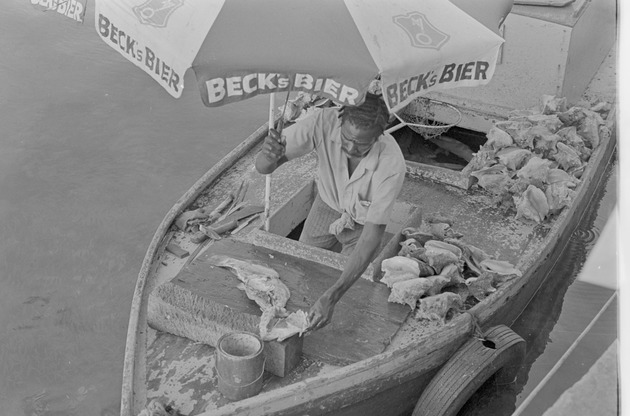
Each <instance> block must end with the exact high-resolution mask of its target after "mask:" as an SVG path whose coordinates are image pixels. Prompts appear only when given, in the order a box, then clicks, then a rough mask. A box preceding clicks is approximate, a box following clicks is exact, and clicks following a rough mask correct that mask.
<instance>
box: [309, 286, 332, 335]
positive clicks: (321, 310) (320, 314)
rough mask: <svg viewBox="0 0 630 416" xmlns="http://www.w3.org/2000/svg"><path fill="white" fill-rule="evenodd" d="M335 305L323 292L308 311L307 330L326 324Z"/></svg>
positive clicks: (316, 328) (319, 327)
mask: <svg viewBox="0 0 630 416" xmlns="http://www.w3.org/2000/svg"><path fill="white" fill-rule="evenodd" d="M334 311H335V305H334V303H333V301H332V299H331V298H330V296H329V295H327V294H326V293H324V294H323V295H322V296H320V297H319V299H317V302H315V304H314V305H313V306H312V307H311V310H310V311H309V312H308V328H307V331H316V330H318V329H322V328H323V327H325V326H326V325H328V324H329V323H330V321H331V319H332V316H333V312H334Z"/></svg>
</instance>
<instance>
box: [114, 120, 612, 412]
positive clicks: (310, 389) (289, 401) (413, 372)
mask: <svg viewBox="0 0 630 416" xmlns="http://www.w3.org/2000/svg"><path fill="white" fill-rule="evenodd" d="M611 119H612V121H611ZM606 122H607V125H609V127H610V126H612V127H611V128H610V131H611V135H610V136H609V137H607V138H606V139H605V140H603V141H602V143H601V144H600V146H599V147H598V148H597V149H598V151H597V153H596V154H595V155H594V156H595V157H592V158H591V160H590V161H589V163H588V165H587V167H586V169H585V171H584V174H583V178H584V179H585V180H584V181H582V182H580V184H579V185H578V189H577V191H578V192H577V196H576V198H575V199H574V201H573V203H572V204H571V206H570V207H568V209H565V210H563V211H562V212H561V213H560V214H559V216H558V218H556V220H555V221H554V223H553V224H552V226H551V229H550V230H549V232H548V233H547V234H546V235H545V236H544V237H543V241H544V244H540V245H539V249H537V250H535V251H532V252H530V253H528V255H527V257H528V261H527V260H526V261H525V262H524V263H522V264H519V266H526V271H525V273H524V275H523V276H522V277H520V278H517V279H513V280H511V281H509V282H506V283H505V284H504V285H502V286H501V287H499V288H498V290H497V291H496V292H495V293H493V294H492V295H491V296H489V297H488V298H486V299H485V300H483V301H482V302H480V303H479V304H477V305H475V307H473V308H472V309H471V310H470V311H469V312H470V313H464V314H461V315H459V316H457V317H456V318H454V319H453V320H452V321H451V322H449V323H448V324H447V325H446V327H445V326H440V327H439V328H436V329H433V330H428V331H426V332H424V333H423V334H422V335H420V336H419V337H418V342H415V343H409V344H408V345H405V346H403V347H400V348H392V349H388V350H386V351H384V352H382V353H380V354H377V355H375V356H373V357H370V358H367V359H365V360H362V361H359V362H357V363H353V364H350V365H347V366H344V367H341V368H339V369H334V370H332V371H330V372H327V373H325V374H319V375H316V376H313V377H310V378H307V379H304V380H300V381H298V382H295V383H292V384H290V385H287V386H284V387H281V388H278V389H275V390H271V391H269V392H265V393H261V394H259V395H257V396H254V397H251V398H249V399H245V400H242V401H239V402H234V403H230V404H227V405H225V406H222V407H221V408H219V409H212V410H211V411H207V412H203V413H201V414H200V416H210V415H229V414H234V413H235V412H237V411H238V412H247V414H251V415H256V414H260V415H262V414H264V412H267V411H269V410H270V409H269V408H266V407H265V405H267V406H268V405H269V403H270V402H271V401H274V402H278V401H284V402H285V403H286V408H284V409H280V408H277V409H275V410H274V411H275V412H277V413H278V414H284V413H283V412H289V411H291V410H292V409H293V410H294V409H296V406H303V407H304V410H306V408H308V407H309V403H310V405H311V406H312V405H313V399H317V402H318V403H320V402H325V401H326V400H327V398H333V397H334V396H335V395H336V394H338V393H339V391H340V390H339V388H340V387H343V390H344V391H349V390H351V389H352V388H353V387H354V388H356V389H360V390H361V391H363V390H365V389H366V386H365V381H366V380H367V379H370V382H371V383H373V384H374V383H377V384H380V383H383V382H384V381H385V380H387V381H392V380H397V381H398V382H404V381H406V380H410V379H413V378H414V377H418V376H419V373H424V372H426V371H429V370H431V369H433V368H436V367H437V366H439V365H441V364H443V360H442V361H440V362H438V363H436V364H435V365H434V366H433V367H426V368H417V367H418V365H417V364H422V363H423V357H427V356H430V355H431V354H430V353H429V354H427V349H426V348H418V344H424V343H425V342H426V343H428V344H431V345H432V346H433V347H434V348H433V350H434V351H439V350H440V349H445V347H446V348H447V349H454V348H456V347H459V345H457V344H456V342H455V340H457V339H460V338H461V342H460V344H462V343H463V342H464V341H465V340H466V338H467V335H468V334H469V333H471V332H472V330H473V323H472V320H473V319H472V315H471V314H474V315H475V317H476V319H477V321H478V323H479V324H480V325H482V326H484V325H485V324H487V323H488V322H489V321H491V320H492V318H493V316H494V315H495V314H496V313H497V311H498V310H499V309H500V308H502V307H504V306H506V305H508V301H509V300H510V299H511V298H512V296H515V295H517V294H518V293H519V292H520V291H521V289H523V287H524V286H525V285H526V284H527V283H529V281H530V280H533V279H534V276H535V275H536V274H537V273H538V269H539V267H540V266H541V265H542V264H544V263H545V262H546V261H547V257H548V256H549V255H550V253H551V251H552V249H553V246H555V244H552V243H553V241H555V240H556V239H557V238H558V236H559V235H560V234H563V233H569V235H570V233H571V232H572V231H573V230H568V229H567V225H568V224H570V223H571V220H572V217H573V216H574V215H575V213H576V212H577V211H578V209H579V210H580V211H581V210H583V207H582V203H583V202H584V199H585V198H586V197H587V196H588V195H589V194H590V192H588V189H590V187H592V186H596V185H597V183H599V180H600V179H601V178H600V177H601V175H602V172H600V171H603V168H604V167H605V166H600V165H601V163H602V161H603V160H604V158H605V157H606V156H607V155H608V157H609V158H610V157H612V153H613V150H614V147H615V141H616V121H615V111H614V108H613V110H611V112H610V113H609V117H608V119H607V120H606ZM263 129H264V130H263ZM266 129H267V124H265V125H263V126H262V127H261V128H259V129H258V130H257V131H256V132H254V133H253V134H252V135H250V136H249V138H248V139H246V141H245V142H243V143H241V145H240V146H238V147H237V148H235V149H234V150H233V151H232V152H230V153H229V154H228V155H227V156H226V157H225V158H223V159H222V160H221V161H220V162H219V163H218V164H217V165H215V166H214V167H213V168H211V169H210V171H208V172H207V173H206V174H205V175H204V176H203V177H202V178H201V179H199V180H198V181H197V182H196V183H195V185H194V186H193V187H192V188H191V189H190V190H189V191H188V192H187V193H186V194H184V196H182V197H181V198H180V199H179V200H178V202H177V203H176V204H175V205H174V206H173V208H171V210H170V211H169V213H168V214H167V216H166V217H165V218H164V220H163V221H162V223H161V224H160V227H159V228H158V230H157V231H156V233H155V235H154V238H153V240H152V242H151V244H150V246H149V249H148V250H147V255H146V257H145V261H144V262H143V265H142V268H141V272H140V275H139V279H138V282H137V285H136V291H135V292H134V299H133V306H132V311H136V312H137V313H136V314H135V315H132V316H130V323H129V328H128V342H127V349H126V353H125V368H124V373H123V393H124V392H125V386H127V392H128V394H129V395H131V396H133V394H134V389H133V384H131V385H130V384H129V382H130V381H131V382H133V380H134V378H135V377H138V376H140V377H145V376H146V375H145V374H144V372H140V373H141V374H137V371H135V370H136V367H134V363H133V362H129V361H133V359H134V358H135V357H136V356H137V354H138V352H139V350H138V349H137V348H138V339H137V338H136V336H135V335H136V334H135V332H134V333H133V334H132V329H133V330H134V331H137V330H138V328H139V324H140V321H141V319H142V318H144V319H142V321H143V322H142V323H143V324H144V325H147V322H146V310H145V311H144V316H142V314H143V311H142V310H140V309H141V308H142V305H143V304H146V301H144V300H143V298H145V297H148V293H143V292H144V288H145V286H146V279H147V277H148V275H149V272H150V269H151V265H152V264H153V263H154V259H155V256H156V254H157V252H158V251H159V246H160V243H161V242H163V241H162V240H163V239H164V237H165V236H166V233H167V231H168V229H169V228H170V226H171V224H172V221H173V220H174V219H175V217H176V216H177V215H178V214H179V213H180V212H181V211H182V210H183V208H185V207H186V206H188V205H189V204H190V203H191V202H193V201H194V199H195V198H197V197H198V195H200V194H201V193H202V192H203V190H205V189H206V188H207V187H208V186H209V185H210V184H211V183H212V182H213V181H214V180H216V179H217V178H218V177H219V176H220V175H221V174H222V173H223V172H225V171H226V170H227V169H228V168H229V167H230V166H232V165H233V163H234V162H235V161H236V160H238V159H239V158H240V157H242V156H244V155H245V154H247V153H248V152H249V151H250V150H251V149H252V148H253V147H254V146H255V144H257V143H258V141H260V140H261V138H262V135H263V134H264V132H265V131H266ZM591 162H592V163H591ZM606 162H607V163H608V160H606ZM607 163H606V164H607ZM595 178H597V181H595V182H596V183H595V184H593V183H592V182H593V179H595ZM445 185H449V184H447V183H446V184H445ZM537 263H538V264H537ZM545 280H546V276H545V277H544V278H541V282H540V285H539V286H538V287H536V288H535V290H534V291H533V292H532V295H531V296H530V299H528V300H527V303H529V301H530V300H531V297H533V295H534V294H535V293H536V292H537V291H538V289H539V287H540V286H541V285H542V284H543V283H544V281H545ZM145 309H146V308H145ZM134 316H136V319H135V320H134ZM445 328H448V331H445ZM145 332H146V331H145ZM436 334H437V335H441V336H442V337H443V341H442V342H441V343H436V342H432V340H435V339H436ZM130 337H131V338H130ZM145 337H146V334H145ZM130 340H131V342H130ZM427 341H428V342H427ZM447 341H448V342H447ZM130 343H131V344H132V345H131V346H130ZM139 347H140V348H141V349H142V348H144V349H146V343H140V345H139ZM449 356H450V355H449ZM143 359H144V357H143ZM446 359H448V356H447V357H446ZM397 361H400V364H399V365H398V366H395V365H394V364H393V363H395V362H397ZM429 361H430V360H429ZM410 362H412V363H414V364H416V365H413V366H412V365H410V364H409V363H410ZM388 364H390V365H393V367H391V368H390V369H381V370H382V371H383V372H382V374H380V377H368V378H362V374H366V372H370V373H373V372H374V370H375V368H379V367H383V366H387V365H388ZM427 365H430V364H428V363H427V364H425V366H427ZM401 370H402V372H401ZM421 370H422V371H421ZM351 377H354V378H356V379H357V380H358V381H359V382H361V381H363V384H361V383H359V384H360V385H359V386H358V387H357V386H354V385H353V384H352V383H350V384H351V386H352V387H350V388H349V387H348V384H349V383H348V379H349V378H351ZM342 385H343V386H342ZM331 386H336V387H335V388H331ZM129 387H131V388H129ZM315 389H318V390H326V391H329V393H328V394H325V395H321V394H320V395H317V394H314V390H315ZM367 390H370V389H367ZM320 393H325V392H324V391H321V392H320ZM347 396H348V397H349V398H350V399H349V402H348V403H347V405H352V404H353V403H355V402H356V400H352V397H353V395H351V394H350V395H347ZM300 397H301V399H300V401H299V404H297V403H298V400H297V399H298V398H300ZM125 399H126V402H125ZM145 399H146V398H145ZM270 399H272V400H270ZM136 400H137V399H136ZM123 403H126V404H125V405H126V406H127V407H124V406H123V405H122V404H121V409H122V410H124V412H123V411H121V415H123V416H127V415H135V413H130V410H129V404H130V403H132V404H133V403H134V397H125V396H124V395H123ZM145 405H146V403H142V404H138V406H140V407H136V406H133V407H131V409H142V408H144V406H145ZM313 410H314V409H313ZM261 412H262V413H261Z"/></svg>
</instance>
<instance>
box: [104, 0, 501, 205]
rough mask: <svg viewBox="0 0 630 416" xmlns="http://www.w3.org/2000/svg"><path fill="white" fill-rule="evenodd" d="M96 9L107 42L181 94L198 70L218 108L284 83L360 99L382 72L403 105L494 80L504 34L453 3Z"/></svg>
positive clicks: (159, 1) (119, 3)
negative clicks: (186, 77) (431, 94)
mask: <svg viewBox="0 0 630 416" xmlns="http://www.w3.org/2000/svg"><path fill="white" fill-rule="evenodd" d="M509 1H510V2H511V0H509ZM475 3H476V2H475ZM494 3H495V4H497V2H494ZM504 3H505V2H504ZM475 7H476V8H479V6H478V5H477V4H475ZM95 14H96V18H95V27H96V31H97V32H98V34H99V35H100V36H101V39H102V40H103V41H105V43H107V44H108V45H110V46H111V47H112V48H114V49H115V50H117V51H118V52H119V53H121V54H122V55H123V56H124V57H125V58H127V59H128V60H130V61H131V62H133V63H134V64H135V65H136V66H138V67H140V68H141V69H142V70H144V71H145V72H146V73H147V74H149V75H151V76H152V77H153V79H155V80H156V81H157V82H158V83H159V84H160V85H162V87H164V89H166V91H168V92H169V93H170V94H171V95H172V96H173V97H176V98H177V97H179V96H180V95H181V93H182V90H183V88H184V84H183V82H184V73H185V72H186V71H187V70H188V69H189V68H191V67H192V68H193V70H194V71H195V74H196V76H197V81H198V86H199V90H200V93H201V99H202V101H203V103H204V104H205V105H206V106H209V107H213V106H220V105H225V104H228V103H232V102H236V101H240V100H244V99H247V98H250V97H253V96H256V95H259V94H269V93H277V92H283V91H284V92H288V91H304V92H308V93H313V94H315V95H317V96H321V97H326V98H330V99H332V100H333V101H334V102H336V103H337V104H341V105H358V104H360V103H361V102H362V101H363V100H364V98H365V95H366V93H367V92H368V90H369V88H370V85H371V84H372V82H373V81H374V80H375V79H380V83H381V91H382V95H383V98H384V100H385V103H386V104H387V106H388V108H389V110H390V111H391V112H396V111H398V110H400V109H402V108H404V107H405V106H406V105H407V104H409V103H410V102H411V101H413V100H414V99H415V98H416V97H418V96H421V95H424V94H426V93H428V92H430V91H434V90H441V89H447V88H454V87H461V86H477V85H483V84H485V83H487V82H489V81H490V79H491V78H492V75H493V73H494V69H495V66H496V61H497V55H498V51H499V48H500V46H501V44H502V43H503V39H502V38H501V37H500V36H499V35H497V34H496V33H495V32H494V31H493V30H490V29H489V28H487V27H486V26H484V25H483V24H481V23H480V22H479V21H478V20H476V19H474V18H472V17H471V16H470V15H469V14H467V13H466V12H464V11H463V10H462V9H460V8H459V7H457V6H456V5H454V4H453V3H451V2H449V1H447V0H319V1H314V0H264V1H263V0H258V1H255V0H230V1H226V0H97V1H96V4H95ZM271 97H272V101H271V106H270V121H269V126H270V128H271V126H272V125H273V120H274V119H273V108H274V105H273V94H272V95H271ZM267 183H268V184H269V182H267ZM268 187H269V186H268ZM267 194H268V193H267Z"/></svg>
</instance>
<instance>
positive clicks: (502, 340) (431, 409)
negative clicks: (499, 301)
mask: <svg viewBox="0 0 630 416" xmlns="http://www.w3.org/2000/svg"><path fill="white" fill-rule="evenodd" d="M524 358H525V340H523V338H521V337H520V336H519V335H518V334H516V333H515V332H514V331H512V330H511V329H510V328H508V327H507V326H505V325H498V326H495V327H492V328H490V329H489V330H488V331H486V332H485V333H484V339H479V338H472V339H470V340H469V341H467V342H466V343H465V344H464V345H463V346H462V347H461V348H460V349H459V350H457V351H456V352H455V354H453V356H452V357H451V358H450V359H449V360H448V361H447V362H446V364H444V366H443V367H442V368H440V370H439V371H438V372H437V374H436V375H435V377H433V379H431V381H430V382H429V384H428V385H427V387H426V388H425V389H424V391H423V392H422V395H421V396H420V399H418V402H417V403H416V407H415V408H414V411H413V416H455V415H457V412H459V410H460V409H461V408H462V407H463V406H464V404H466V402H467V401H468V400H469V399H470V398H471V397H472V395H473V394H474V393H475V392H476V391H477V389H479V387H481V386H482V385H483V384H484V383H485V382H486V381H487V380H488V379H489V378H490V377H491V376H492V375H494V374H495V373H496V375H497V378H496V380H497V383H498V384H509V383H511V382H513V381H514V380H515V379H516V375H517V373H518V371H519V368H520V365H521V364H522V362H523V360H524Z"/></svg>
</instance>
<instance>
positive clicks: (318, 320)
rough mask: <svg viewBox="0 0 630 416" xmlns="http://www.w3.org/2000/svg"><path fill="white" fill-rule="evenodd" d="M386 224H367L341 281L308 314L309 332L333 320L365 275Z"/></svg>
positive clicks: (325, 293)
mask: <svg viewBox="0 0 630 416" xmlns="http://www.w3.org/2000/svg"><path fill="white" fill-rule="evenodd" d="M384 233H385V224H374V223H371V222H366V223H365V225H364V226H363V231H362V232H361V236H360V237H359V241H358V242H357V245H356V247H355V248H354V250H353V251H352V253H351V254H350V256H349V257H348V262H347V263H346V265H345V267H344V269H343V272H341V276H340V277H339V279H338V280H337V281H336V282H335V283H334V284H333V285H332V286H331V287H330V288H329V289H328V290H327V291H326V292H324V294H323V295H321V296H320V298H319V299H318V300H317V302H315V304H314V305H313V306H312V307H311V310H310V311H309V313H308V319H309V325H310V326H309V330H317V329H321V328H323V327H324V326H326V325H328V323H329V322H330V320H331V319H332V315H333V312H334V308H335V305H336V304H337V302H339V299H341V297H342V296H343V295H344V294H345V293H346V291H347V290H348V289H350V287H351V286H352V285H353V284H354V282H356V281H357V279H358V278H359V277H360V276H361V274H363V272H364V271H365V269H367V266H368V265H369V264H370V261H371V260H372V258H373V257H374V254H375V253H376V250H377V249H378V247H379V245H380V243H381V239H382V238H383V234H384Z"/></svg>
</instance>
